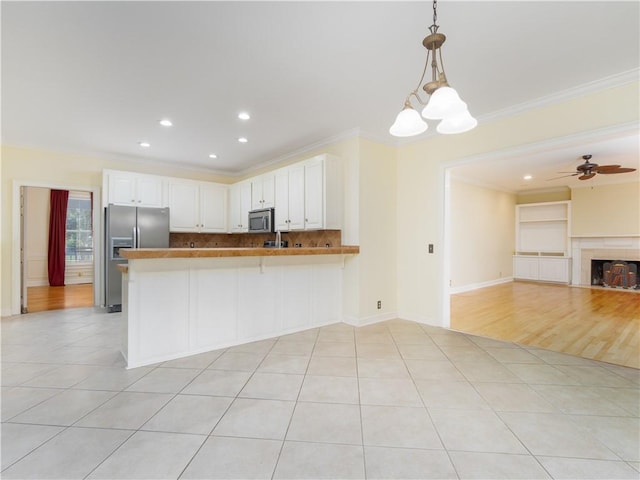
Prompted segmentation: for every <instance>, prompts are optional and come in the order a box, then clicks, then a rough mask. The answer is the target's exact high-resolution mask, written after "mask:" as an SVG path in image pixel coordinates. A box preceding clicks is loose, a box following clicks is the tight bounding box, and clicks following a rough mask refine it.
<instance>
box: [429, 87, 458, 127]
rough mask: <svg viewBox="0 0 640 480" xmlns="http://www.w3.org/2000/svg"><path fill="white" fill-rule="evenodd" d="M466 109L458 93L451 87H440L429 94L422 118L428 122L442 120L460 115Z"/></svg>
mask: <svg viewBox="0 0 640 480" xmlns="http://www.w3.org/2000/svg"><path fill="white" fill-rule="evenodd" d="M466 109H467V104H466V103H464V102H463V101H462V99H461V98H460V95H458V92H456V91H455V89H454V88H451V87H440V88H438V89H437V90H436V91H435V92H433V93H432V94H431V98H430V99H429V103H427V106H426V107H424V110H422V116H423V117H424V118H427V119H429V120H442V119H445V118H448V117H452V116H455V115H458V114H461V113H462V112H464V111H465V110H466Z"/></svg>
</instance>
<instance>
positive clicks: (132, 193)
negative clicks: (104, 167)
mask: <svg viewBox="0 0 640 480" xmlns="http://www.w3.org/2000/svg"><path fill="white" fill-rule="evenodd" d="M135 183H136V182H135V177H134V176H133V175H119V174H113V173H112V174H109V199H108V202H107V203H113V204H115V205H136V184H135Z"/></svg>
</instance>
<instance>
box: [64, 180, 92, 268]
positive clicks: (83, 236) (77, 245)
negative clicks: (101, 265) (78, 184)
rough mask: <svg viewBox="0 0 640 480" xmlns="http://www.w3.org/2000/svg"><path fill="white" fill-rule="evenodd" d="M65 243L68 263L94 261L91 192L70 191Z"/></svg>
mask: <svg viewBox="0 0 640 480" xmlns="http://www.w3.org/2000/svg"><path fill="white" fill-rule="evenodd" d="M65 243H66V245H65V259H66V261H67V263H68V264H70V263H75V264H81V263H92V262H93V228H92V224H91V193H90V192H76V191H70V192H69V202H68V204H67V238H66V242H65Z"/></svg>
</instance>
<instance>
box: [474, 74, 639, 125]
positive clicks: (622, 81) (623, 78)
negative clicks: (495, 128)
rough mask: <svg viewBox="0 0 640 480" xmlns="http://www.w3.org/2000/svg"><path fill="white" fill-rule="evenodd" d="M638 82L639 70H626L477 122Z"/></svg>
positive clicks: (487, 115)
mask: <svg viewBox="0 0 640 480" xmlns="http://www.w3.org/2000/svg"><path fill="white" fill-rule="evenodd" d="M638 80H640V69H639V68H635V69H633V70H627V71H626V72H620V73H616V74H614V75H609V76H608V77H604V78H601V79H599V80H594V81H592V82H587V83H583V84H581V85H577V86H575V87H571V88H568V89H566V90H561V91H559V92H556V93H553V94H551V95H545V96H543V97H539V98H536V99H533V100H529V101H527V102H523V103H519V104H517V105H512V106H510V107H507V108H503V109H501V110H496V111H495V112H491V113H488V114H486V115H481V116H480V117H478V121H479V122H480V121H483V122H489V121H494V120H498V119H500V118H505V117H511V116H513V115H518V114H520V113H524V112H526V111H529V110H534V109H537V108H542V107H546V106H549V105H553V104H557V103H561V102H565V101H567V100H570V99H573V98H577V97H583V96H585V95H589V94H591V93H597V92H601V91H604V90H608V89H610V88H614V87H621V86H623V85H627V84H629V83H633V82H637V81H638Z"/></svg>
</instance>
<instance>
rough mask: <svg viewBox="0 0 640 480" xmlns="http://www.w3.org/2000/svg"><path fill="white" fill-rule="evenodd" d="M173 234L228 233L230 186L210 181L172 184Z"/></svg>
mask: <svg viewBox="0 0 640 480" xmlns="http://www.w3.org/2000/svg"><path fill="white" fill-rule="evenodd" d="M169 212H170V213H169V225H170V227H169V228H170V230H171V231H172V232H197V233H226V232H227V186H226V185H219V184H215V183H210V182H193V181H184V180H183V181H177V180H171V181H170V182H169Z"/></svg>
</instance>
